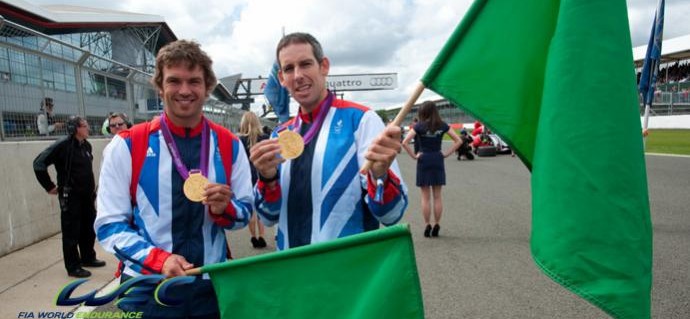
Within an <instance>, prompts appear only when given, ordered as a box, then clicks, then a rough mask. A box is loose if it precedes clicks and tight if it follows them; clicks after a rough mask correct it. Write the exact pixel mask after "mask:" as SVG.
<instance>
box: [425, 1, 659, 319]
mask: <svg viewBox="0 0 690 319" xmlns="http://www.w3.org/2000/svg"><path fill="white" fill-rule="evenodd" d="M631 48H632V45H631V41H630V32H629V29H628V17H627V9H626V2H625V0H599V1H594V0H561V1H542V0H528V1H512V0H477V1H475V2H474V4H473V5H472V7H471V8H470V10H469V11H468V12H467V14H466V15H465V17H464V19H463V20H462V21H461V23H460V24H459V25H458V27H457V29H456V30H455V31H454V32H453V34H452V35H451V37H450V39H449V40H448V42H447V43H446V44H445V46H444V47H443V49H442V50H441V52H440V53H439V54H438V56H437V57H436V59H435V60H434V61H433V63H432V64H431V66H430V67H429V69H428V70H427V72H426V73H425V75H424V77H423V78H422V83H423V84H424V85H425V86H426V87H427V88H430V89H431V90H433V91H435V92H437V93H438V94H440V95H442V96H444V97H445V98H447V99H448V100H450V101H451V102H453V103H454V104H456V105H458V106H460V107H461V108H463V109H464V110H466V111H467V112H469V113H470V114H472V115H473V116H475V117H476V118H477V119H479V120H481V121H482V122H484V123H485V124H486V125H487V126H488V127H490V128H491V129H492V130H494V131H495V132H496V133H497V134H498V135H500V136H501V137H502V138H504V139H505V140H507V141H508V142H509V144H510V145H511V146H512V147H513V148H514V149H515V152H516V153H517V154H518V155H519V156H520V158H521V159H522V161H523V162H524V163H525V165H526V166H527V167H528V168H529V169H530V170H531V172H532V178H531V183H532V206H533V207H532V236H531V248H532V256H533V259H534V261H535V262H536V264H537V265H538V266H539V267H540V268H541V269H542V270H543V272H544V273H545V274H547V275H548V276H549V277H551V278H552V279H553V280H555V281H556V282H558V283H559V284H561V285H563V286H564V287H566V288H568V289H569V290H570V291H572V292H574V293H576V294H577V295H579V296H581V297H582V298H584V299H586V300H588V301H589V302H591V303H593V304H594V305H596V306H598V307H599V308H601V309H602V310H604V311H605V312H606V313H608V314H609V315H611V316H613V317H616V318H648V317H649V316H650V303H651V283H652V228H651V219H650V214H649V199H648V193H647V179H646V172H645V171H646V168H645V160H644V153H643V147H642V137H641V134H640V117H639V113H638V106H637V103H638V101H637V93H636V88H635V73H634V69H633V59H632V50H631Z"/></svg>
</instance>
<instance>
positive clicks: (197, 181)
mask: <svg viewBox="0 0 690 319" xmlns="http://www.w3.org/2000/svg"><path fill="white" fill-rule="evenodd" d="M206 184H208V179H206V177H204V175H201V173H191V174H189V177H187V180H185V181H184V185H183V187H182V189H183V191H184V196H187V198H188V199H189V200H191V201H193V202H200V201H202V200H203V199H204V192H205V191H206V190H205V188H206Z"/></svg>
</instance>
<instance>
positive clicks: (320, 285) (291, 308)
mask: <svg viewBox="0 0 690 319" xmlns="http://www.w3.org/2000/svg"><path fill="white" fill-rule="evenodd" d="M201 271H202V272H205V273H206V272H207V273H209V275H210V276H211V281H212V282H213V287H214V288H215V290H216V294H217V296H218V304H219V308H220V313H221V317H222V318H281V319H283V318H295V319H298V318H299V319H302V318H329V319H335V318H352V319H359V318H424V307H423V304H422V294H421V289H420V285H419V276H418V275H417V265H416V263H415V255H414V249H413V246H412V237H411V236H410V230H409V226H407V225H396V226H392V227H388V228H384V229H380V230H376V231H370V232H366V233H362V234H358V235H353V236H349V237H345V238H341V239H337V240H333V241H330V242H324V243H319V244H313V245H308V246H303V247H298V248H293V249H289V250H285V251H281V252H275V253H270V254H265V255H259V256H254V257H250V258H245V259H238V260H234V261H229V262H226V263H221V264H214V265H209V266H204V267H203V268H202V269H201Z"/></svg>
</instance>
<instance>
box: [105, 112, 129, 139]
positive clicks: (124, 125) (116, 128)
mask: <svg viewBox="0 0 690 319" xmlns="http://www.w3.org/2000/svg"><path fill="white" fill-rule="evenodd" d="M130 127H132V124H130V123H129V119H128V118H127V114H124V113H113V114H112V115H110V116H109V117H108V128H107V129H106V130H107V131H108V133H110V134H112V135H117V133H119V132H120V131H123V130H125V129H128V128H130Z"/></svg>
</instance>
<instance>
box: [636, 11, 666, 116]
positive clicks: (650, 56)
mask: <svg viewBox="0 0 690 319" xmlns="http://www.w3.org/2000/svg"><path fill="white" fill-rule="evenodd" d="M663 34H664V0H659V6H658V7H657V9H656V15H655V16H654V23H653V24H652V32H651V34H650V35H649V44H647V54H646V55H645V58H644V65H643V66H642V74H640V93H641V94H642V97H643V98H644V104H645V105H652V101H653V100H654V87H655V85H656V76H657V73H659V64H660V63H661V42H662V40H663V39H662V38H663Z"/></svg>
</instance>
